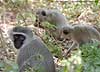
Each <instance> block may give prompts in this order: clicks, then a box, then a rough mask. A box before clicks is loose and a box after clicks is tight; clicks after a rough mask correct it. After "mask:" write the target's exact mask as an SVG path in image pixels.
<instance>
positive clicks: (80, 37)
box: [61, 25, 100, 55]
mask: <svg viewBox="0 0 100 72" xmlns="http://www.w3.org/2000/svg"><path fill="white" fill-rule="evenodd" d="M68 37H71V39H72V40H73V44H72V45H71V47H70V48H69V49H68V52H67V54H68V53H69V52H70V51H71V50H72V49H73V48H75V47H76V46H81V45H83V44H85V43H89V42H91V41H92V39H95V40H98V41H100V33H99V32H98V31H97V30H96V29H95V28H94V27H93V26H88V25H75V26H69V27H68V26H66V27H63V28H62V35H61V38H68ZM67 54H66V55H67Z"/></svg>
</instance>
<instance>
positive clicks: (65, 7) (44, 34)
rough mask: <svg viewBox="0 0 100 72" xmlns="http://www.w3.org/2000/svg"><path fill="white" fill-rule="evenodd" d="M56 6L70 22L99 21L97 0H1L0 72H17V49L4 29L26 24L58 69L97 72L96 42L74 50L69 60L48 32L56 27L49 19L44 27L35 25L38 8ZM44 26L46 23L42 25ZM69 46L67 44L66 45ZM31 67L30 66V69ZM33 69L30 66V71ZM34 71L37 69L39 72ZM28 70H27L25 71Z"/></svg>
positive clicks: (99, 67) (99, 63)
mask: <svg viewBox="0 0 100 72" xmlns="http://www.w3.org/2000/svg"><path fill="white" fill-rule="evenodd" d="M43 7H44V8H50V9H59V10H60V11H61V12H62V13H63V14H64V15H65V16H66V18H67V19H68V21H69V24H80V23H83V24H89V25H96V26H99V24H100V1H99V0H94V1H87V0H84V1H83V0H80V1H67V2H65V1H53V0H48V1H46V0H37V1H34V0H1V1H0V72H18V66H17V64H16V62H15V60H16V54H17V51H16V50H15V48H14V47H13V45H12V43H11V41H10V40H9V37H8V35H7V30H8V29H9V28H11V27H12V26H17V25H21V26H28V27H31V28H32V29H33V31H34V32H35V33H36V34H37V35H38V36H40V37H41V39H42V40H43V41H44V42H45V44H46V45H47V46H48V48H49V50H50V51H51V52H52V54H53V56H55V57H56V58H55V63H56V64H57V67H56V68H57V71H58V72H99V71H100V48H99V44H98V43H94V44H87V45H83V46H82V47H80V48H79V49H78V50H73V51H72V52H71V55H69V57H68V59H65V58H64V57H63V53H64V51H63V49H64V46H62V45H61V43H59V42H58V41H56V40H55V39H54V38H53V37H52V35H51V34H50V32H49V29H55V26H52V25H51V24H49V23H48V22H45V23H44V27H45V29H39V28H38V29H37V28H34V22H35V19H36V18H35V14H34V12H35V10H36V9H37V8H43ZM45 25H46V26H45ZM63 44H65V43H63ZM69 45H70V44H69ZM29 70H30V69H29ZM32 70H33V69H31V71H32ZM40 71H41V70H37V71H36V72H40ZM27 72H30V71H28V70H27Z"/></svg>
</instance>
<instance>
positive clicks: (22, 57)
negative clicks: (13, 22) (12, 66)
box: [9, 26, 56, 72]
mask: <svg viewBox="0 0 100 72" xmlns="http://www.w3.org/2000/svg"><path fill="white" fill-rule="evenodd" d="M9 34H10V37H11V39H12V41H13V43H14V46H15V47H16V48H17V49H19V52H18V57H17V63H18V66H19V72H25V70H26V68H27V67H28V66H29V67H31V68H32V69H33V70H34V71H32V72H36V71H38V70H40V71H39V72H56V71H55V64H54V61H53V56H52V54H51V53H50V52H49V50H48V49H47V47H46V46H45V44H44V43H43V42H42V41H41V39H40V38H39V37H37V36H36V35H34V34H33V33H32V30H30V29H29V28H28V27H21V26H17V27H14V28H12V29H11V30H10V31H9Z"/></svg>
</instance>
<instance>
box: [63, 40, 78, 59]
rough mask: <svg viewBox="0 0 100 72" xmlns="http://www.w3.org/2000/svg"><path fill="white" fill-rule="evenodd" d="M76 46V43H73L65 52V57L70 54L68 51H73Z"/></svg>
mask: <svg viewBox="0 0 100 72" xmlns="http://www.w3.org/2000/svg"><path fill="white" fill-rule="evenodd" d="M77 45H78V44H77V43H76V42H73V44H72V45H71V47H70V48H69V49H68V50H67V52H66V55H65V56H66V57H67V56H68V54H69V53H70V51H71V50H72V49H73V48H75V47H76V46H77Z"/></svg>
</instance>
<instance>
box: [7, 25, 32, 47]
mask: <svg viewBox="0 0 100 72" xmlns="http://www.w3.org/2000/svg"><path fill="white" fill-rule="evenodd" d="M9 36H10V38H11V40H12V41H13V43H14V46H15V48H16V49H20V48H21V47H22V46H23V44H25V43H26V42H27V38H28V39H29V38H32V37H33V33H32V30H30V29H28V28H27V27H21V26H17V27H14V28H13V29H11V30H9ZM29 40H30V39H29Z"/></svg>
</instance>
